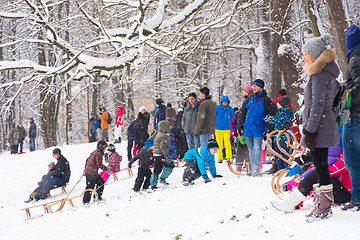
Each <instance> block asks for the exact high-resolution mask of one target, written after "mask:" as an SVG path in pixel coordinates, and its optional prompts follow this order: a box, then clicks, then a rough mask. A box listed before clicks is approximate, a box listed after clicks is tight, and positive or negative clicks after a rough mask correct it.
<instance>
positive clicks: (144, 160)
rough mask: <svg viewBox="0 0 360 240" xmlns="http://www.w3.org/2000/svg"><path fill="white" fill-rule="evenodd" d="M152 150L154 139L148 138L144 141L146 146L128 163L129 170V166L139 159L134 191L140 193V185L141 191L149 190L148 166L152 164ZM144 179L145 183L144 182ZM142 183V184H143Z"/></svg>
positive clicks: (149, 175)
mask: <svg viewBox="0 0 360 240" xmlns="http://www.w3.org/2000/svg"><path fill="white" fill-rule="evenodd" d="M153 150H154V139H152V138H149V139H148V140H146V146H145V147H143V148H142V149H141V150H140V151H139V153H138V154H136V155H135V156H134V157H133V158H132V159H131V160H130V162H129V164H128V168H131V165H132V164H133V163H134V162H135V161H136V160H138V159H139V168H138V174H137V177H136V179H135V185H134V191H135V192H138V191H140V188H141V185H143V188H142V189H143V190H146V189H148V188H149V185H150V178H151V170H150V166H151V165H152V163H153V153H152V151H153ZM144 178H145V181H144ZM143 183H144V184H143Z"/></svg>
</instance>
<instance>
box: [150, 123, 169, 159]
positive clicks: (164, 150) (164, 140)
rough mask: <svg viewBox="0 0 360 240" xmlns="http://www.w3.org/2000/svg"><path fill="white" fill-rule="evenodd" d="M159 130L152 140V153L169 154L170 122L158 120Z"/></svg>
mask: <svg viewBox="0 0 360 240" xmlns="http://www.w3.org/2000/svg"><path fill="white" fill-rule="evenodd" d="M158 130H159V132H158V133H157V134H156V137H155V141H154V155H156V154H157V155H160V156H169V147H170V136H169V133H170V122H169V121H165V120H163V121H160V122H159V125H158Z"/></svg>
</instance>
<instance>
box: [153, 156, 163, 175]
mask: <svg viewBox="0 0 360 240" xmlns="http://www.w3.org/2000/svg"><path fill="white" fill-rule="evenodd" d="M164 165H165V157H164V156H155V157H154V173H155V174H156V176H159V174H160V173H161V171H162V168H163V167H164Z"/></svg>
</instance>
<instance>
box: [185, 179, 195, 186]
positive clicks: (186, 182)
mask: <svg viewBox="0 0 360 240" xmlns="http://www.w3.org/2000/svg"><path fill="white" fill-rule="evenodd" d="M182 184H183V185H184V186H189V185H194V184H195V183H193V182H192V181H189V180H185V181H183V182H182Z"/></svg>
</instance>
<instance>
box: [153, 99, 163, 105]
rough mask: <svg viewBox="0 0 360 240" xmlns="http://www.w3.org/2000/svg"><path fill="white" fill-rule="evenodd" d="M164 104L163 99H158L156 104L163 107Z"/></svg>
mask: <svg viewBox="0 0 360 240" xmlns="http://www.w3.org/2000/svg"><path fill="white" fill-rule="evenodd" d="M163 102H164V101H163V100H162V99H161V98H158V99H156V100H155V103H156V104H157V105H161V104H162V103H163Z"/></svg>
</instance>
